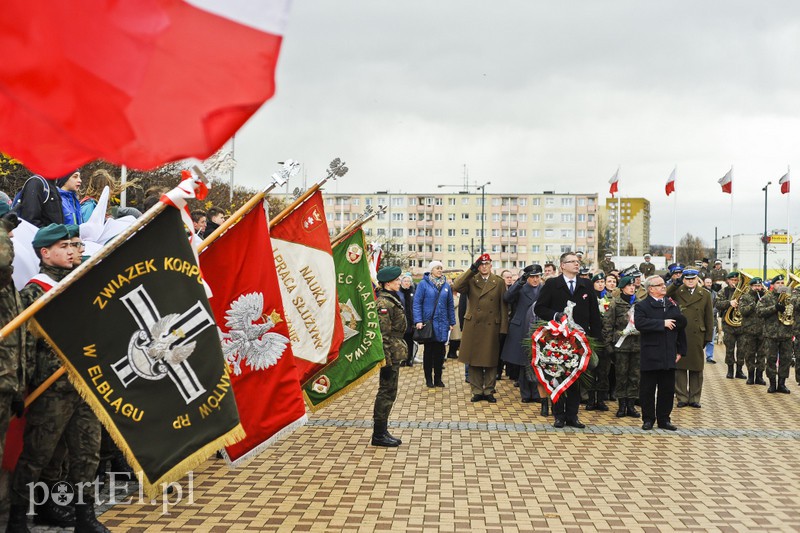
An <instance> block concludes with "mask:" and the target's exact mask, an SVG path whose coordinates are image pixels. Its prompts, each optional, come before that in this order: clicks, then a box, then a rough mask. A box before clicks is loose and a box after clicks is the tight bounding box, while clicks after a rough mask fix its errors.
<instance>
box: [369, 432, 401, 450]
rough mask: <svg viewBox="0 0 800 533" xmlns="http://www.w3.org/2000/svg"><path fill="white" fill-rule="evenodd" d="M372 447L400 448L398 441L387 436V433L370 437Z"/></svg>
mask: <svg viewBox="0 0 800 533" xmlns="http://www.w3.org/2000/svg"><path fill="white" fill-rule="evenodd" d="M372 445H373V446H381V447H384V448H397V447H398V446H400V441H399V440H397V439H395V438H394V437H392V436H391V435H389V434H388V433H381V434H380V435H375V434H374V433H373V435H372Z"/></svg>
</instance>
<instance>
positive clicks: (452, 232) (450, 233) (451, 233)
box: [447, 228, 456, 237]
mask: <svg viewBox="0 0 800 533" xmlns="http://www.w3.org/2000/svg"><path fill="white" fill-rule="evenodd" d="M447 236H448V237H455V236H456V230H455V228H450V229H449V230H447Z"/></svg>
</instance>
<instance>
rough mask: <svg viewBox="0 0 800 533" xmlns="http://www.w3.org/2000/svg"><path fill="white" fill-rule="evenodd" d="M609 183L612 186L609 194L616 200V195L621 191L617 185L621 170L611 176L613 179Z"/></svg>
mask: <svg viewBox="0 0 800 533" xmlns="http://www.w3.org/2000/svg"><path fill="white" fill-rule="evenodd" d="M608 183H610V184H611V187H610V188H609V189H608V194H610V195H611V198H614V193H616V192H618V191H619V188H618V186H617V183H619V169H617V171H616V172H614V175H613V176H611V179H610V180H608Z"/></svg>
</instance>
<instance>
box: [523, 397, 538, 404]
mask: <svg viewBox="0 0 800 533" xmlns="http://www.w3.org/2000/svg"><path fill="white" fill-rule="evenodd" d="M535 401H536V400H529V399H527V398H524V399H523V400H522V403H533V402H535Z"/></svg>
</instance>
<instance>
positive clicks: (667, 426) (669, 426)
mask: <svg viewBox="0 0 800 533" xmlns="http://www.w3.org/2000/svg"><path fill="white" fill-rule="evenodd" d="M650 427H653V423H652V422H650ZM658 427H659V428H660V429H666V430H667V431H677V430H678V426H675V425H673V424H672V422H670V421H666V422H659V423H658Z"/></svg>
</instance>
